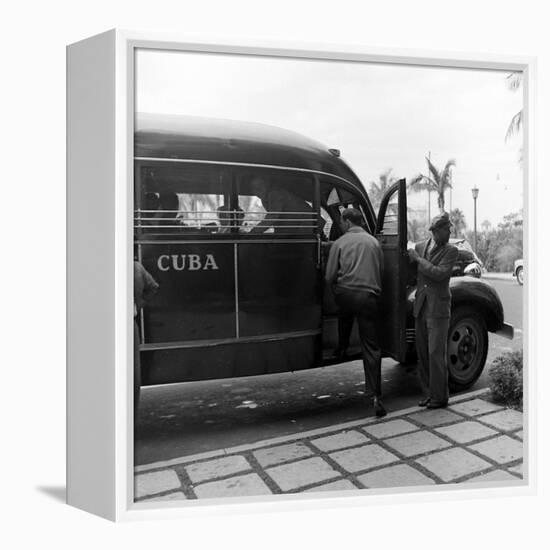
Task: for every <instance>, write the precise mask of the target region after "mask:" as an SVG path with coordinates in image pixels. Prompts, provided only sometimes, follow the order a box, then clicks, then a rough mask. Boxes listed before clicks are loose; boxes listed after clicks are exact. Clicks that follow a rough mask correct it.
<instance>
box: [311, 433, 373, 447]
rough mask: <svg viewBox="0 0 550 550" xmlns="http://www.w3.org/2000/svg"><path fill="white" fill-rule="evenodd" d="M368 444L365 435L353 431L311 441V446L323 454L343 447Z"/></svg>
mask: <svg viewBox="0 0 550 550" xmlns="http://www.w3.org/2000/svg"><path fill="white" fill-rule="evenodd" d="M368 442H369V438H368V437H367V436H366V435H365V434H362V433H361V432H358V431H355V430H353V431H350V432H342V433H340V434H335V435H329V436H327V437H321V438H319V439H312V440H311V444H312V445H315V447H317V448H318V449H320V450H321V451H325V452H329V451H336V450H337V449H343V448H344V447H352V446H354V445H361V444H362V443H368Z"/></svg>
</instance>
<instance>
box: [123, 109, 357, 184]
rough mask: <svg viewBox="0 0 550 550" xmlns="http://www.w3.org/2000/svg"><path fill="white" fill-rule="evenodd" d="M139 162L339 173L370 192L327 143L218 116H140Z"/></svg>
mask: <svg viewBox="0 0 550 550" xmlns="http://www.w3.org/2000/svg"><path fill="white" fill-rule="evenodd" d="M134 152H135V156H136V157H138V158H141V157H147V158H167V159H193V160H207V161H218V162H228V163H242V164H260V165H266V166H284V167H289V168H298V169H302V170H314V171H317V172H325V173H328V174H333V175H335V176H338V177H340V178H344V179H345V180H347V181H349V182H350V183H352V184H353V185H354V186H355V187H358V188H359V189H360V190H361V191H362V192H363V193H364V189H363V186H362V185H361V183H360V181H359V179H358V178H357V176H356V175H355V173H354V172H353V170H351V168H350V167H349V166H348V165H347V164H346V163H345V161H343V160H342V159H341V158H339V157H338V156H336V155H335V154H333V153H331V152H330V151H329V149H328V148H327V147H325V146H324V145H323V144H321V143H319V142H317V141H315V140H312V139H310V138H307V137H305V136H303V135H301V134H298V133H296V132H292V131H290V130H285V129H283V128H278V127H276V126H269V125H267V124H259V123H256V122H242V121H236V120H224V119H216V118H203V117H191V116H173V115H152V114H141V113H140V114H138V115H137V121H136V131H135V144H134Z"/></svg>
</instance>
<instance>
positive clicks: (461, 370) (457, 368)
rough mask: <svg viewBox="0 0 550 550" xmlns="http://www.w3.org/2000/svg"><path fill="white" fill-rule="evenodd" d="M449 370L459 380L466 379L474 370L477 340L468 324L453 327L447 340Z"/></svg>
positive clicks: (475, 334)
mask: <svg viewBox="0 0 550 550" xmlns="http://www.w3.org/2000/svg"><path fill="white" fill-rule="evenodd" d="M448 345H449V349H448V356H449V368H451V369H452V370H453V372H454V374H455V375H458V377H459V378H464V377H467V376H468V375H469V374H470V371H471V370H475V368H476V366H477V365H476V357H477V353H478V347H479V339H478V335H477V333H476V331H475V330H474V328H473V327H472V326H471V325H469V324H468V323H461V324H459V325H457V326H456V327H454V329H453V332H452V333H451V337H450V338H449V344H448Z"/></svg>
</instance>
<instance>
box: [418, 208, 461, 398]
mask: <svg viewBox="0 0 550 550" xmlns="http://www.w3.org/2000/svg"><path fill="white" fill-rule="evenodd" d="M451 226H452V224H451V221H450V220H449V214H447V213H446V212H444V213H442V214H440V215H439V216H436V217H435V218H434V219H433V220H432V224H431V225H430V231H431V232H432V238H431V239H428V241H426V242H423V243H419V244H417V245H416V247H415V248H411V249H409V258H410V259H411V261H413V262H416V263H417V264H418V277H417V289H416V298H415V301H414V310H413V311H414V317H415V329H416V350H417V353H418V360H419V363H420V365H419V367H420V369H419V373H420V380H421V382H422V385H423V387H424V390H425V393H426V395H425V397H424V398H423V399H422V401H420V403H419V405H420V406H421V407H428V408H429V409H439V408H444V407H446V406H447V403H448V401H449V380H448V378H449V373H448V367H447V333H448V332H449V321H450V318H451V291H450V289H449V280H450V278H451V273H452V271H453V266H454V264H455V262H456V260H457V257H458V249H457V248H456V247H455V246H453V245H451V244H449V237H450V236H451Z"/></svg>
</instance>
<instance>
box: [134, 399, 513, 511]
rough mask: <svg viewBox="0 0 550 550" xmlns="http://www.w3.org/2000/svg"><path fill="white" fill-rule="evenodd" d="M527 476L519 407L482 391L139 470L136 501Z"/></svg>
mask: <svg viewBox="0 0 550 550" xmlns="http://www.w3.org/2000/svg"><path fill="white" fill-rule="evenodd" d="M522 479H523V414H522V413H521V412H518V411H515V410H512V409H506V408H504V407H501V406H499V405H496V404H494V403H492V402H491V401H489V397H488V393H487V390H481V391H477V392H472V393H470V394H467V395H461V396H456V397H454V398H453V399H451V402H450V405H449V408H447V409H437V410H426V409H421V408H419V407H414V408H411V409H406V410H402V411H395V412H393V413H390V414H389V415H388V416H387V417H385V418H383V419H381V420H377V419H374V418H365V419H363V420H358V421H353V422H347V423H345V424H339V425H334V426H329V427H327V428H322V429H317V430H313V431H309V432H302V433H298V434H294V435H292V436H286V437H279V438H275V439H270V440H265V441H261V442H258V443H254V444H251V445H242V446H239V447H232V448H228V449H221V450H219V451H212V452H209V453H202V454H199V455H194V456H187V457H181V458H179V459H174V460H170V461H165V462H157V463H154V464H148V465H142V466H138V467H136V468H135V495H136V502H151V501H161V500H189V499H204V498H219V497H235V496H254V495H270V494H282V493H301V492H307V493H310V492H320V491H345V490H348V489H353V490H357V489H369V488H388V487H411V486H415V487H422V486H424V487H425V486H429V485H435V484H444V483H462V482H466V483H475V482H485V483H487V482H510V483H511V484H518V483H519V484H521V480H522Z"/></svg>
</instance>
